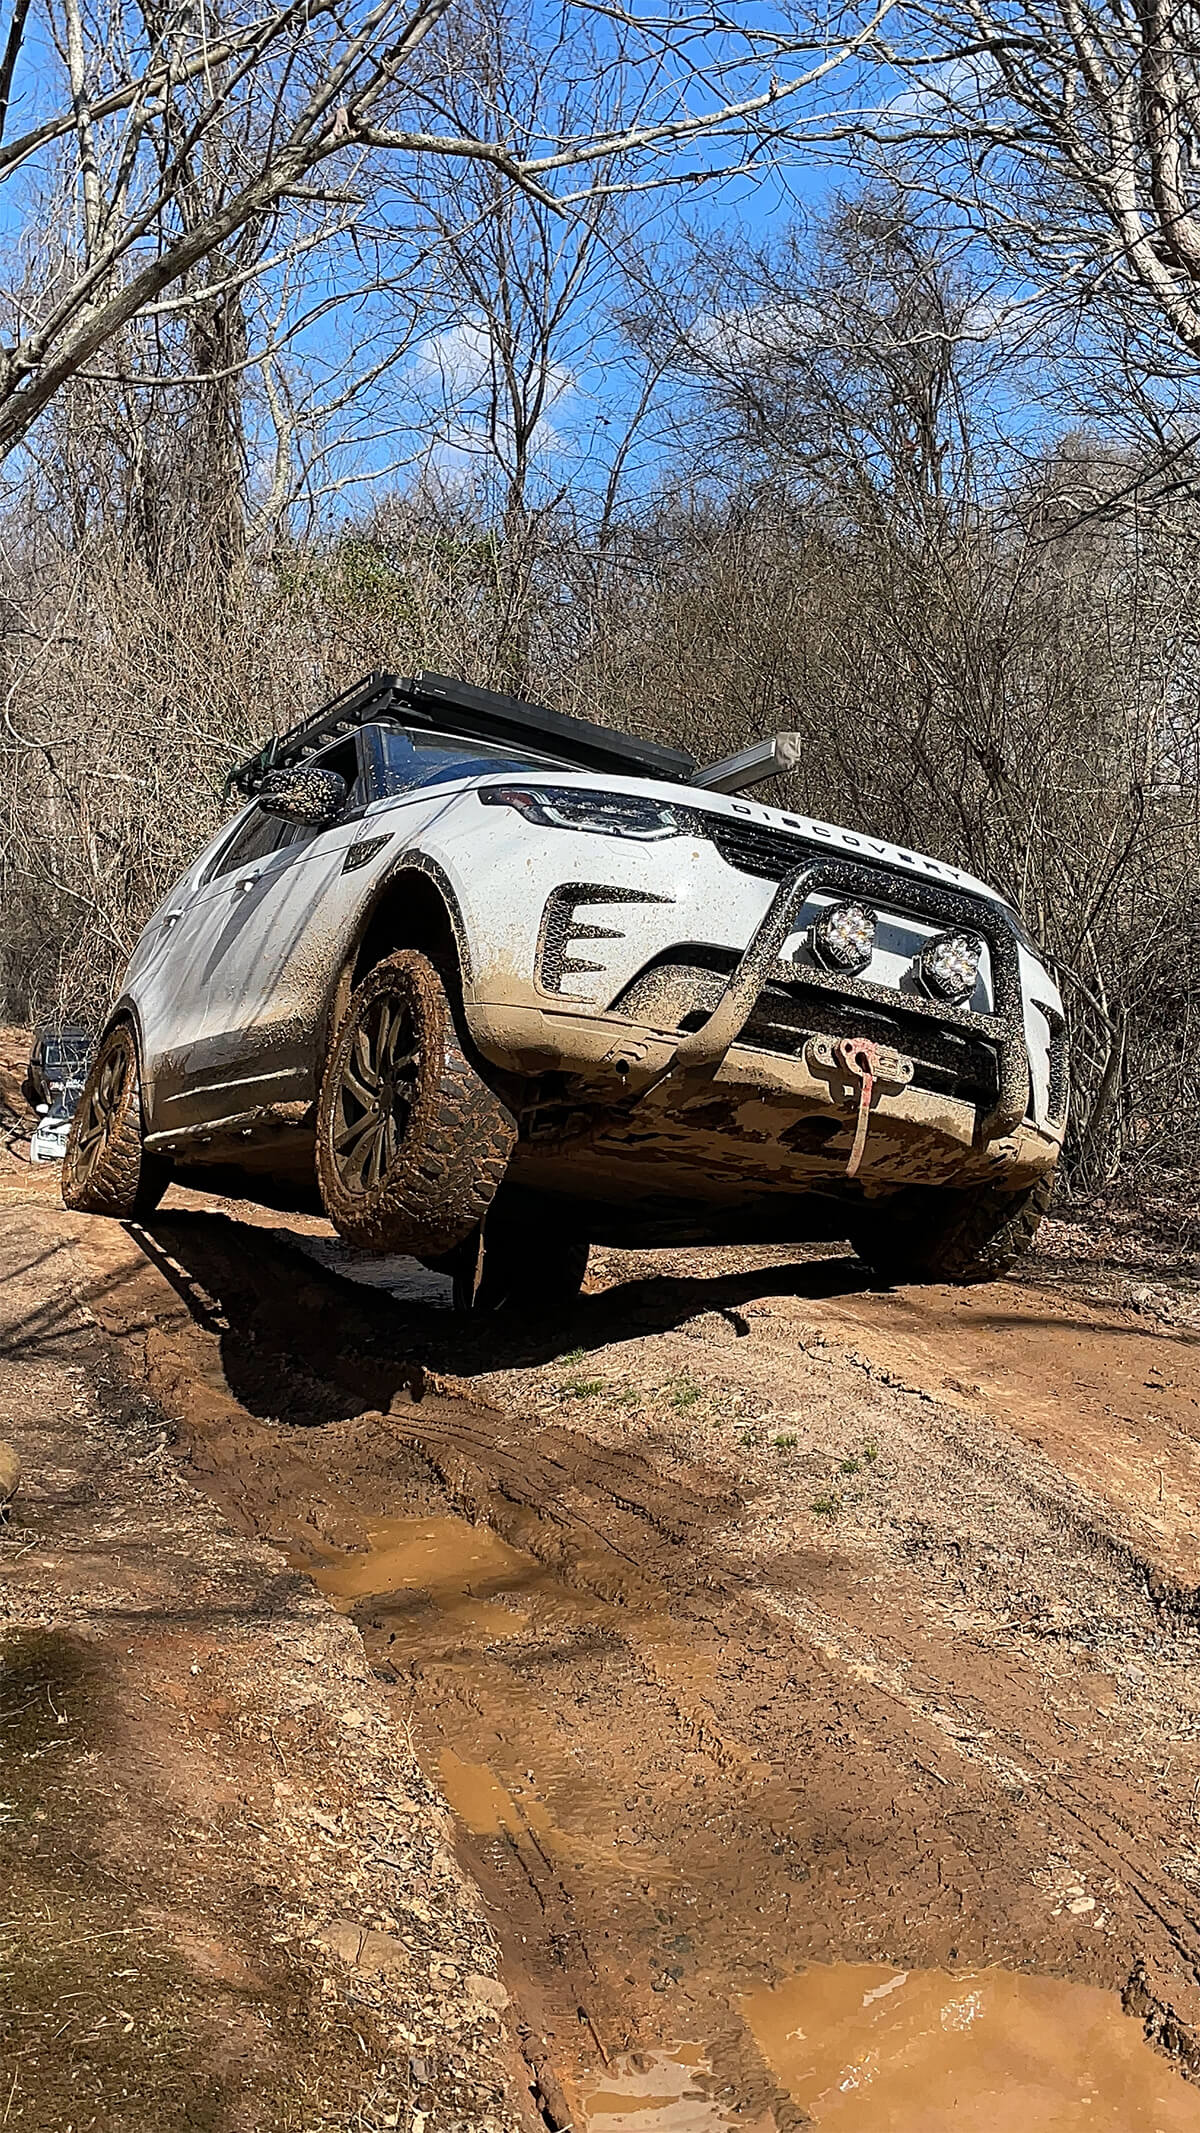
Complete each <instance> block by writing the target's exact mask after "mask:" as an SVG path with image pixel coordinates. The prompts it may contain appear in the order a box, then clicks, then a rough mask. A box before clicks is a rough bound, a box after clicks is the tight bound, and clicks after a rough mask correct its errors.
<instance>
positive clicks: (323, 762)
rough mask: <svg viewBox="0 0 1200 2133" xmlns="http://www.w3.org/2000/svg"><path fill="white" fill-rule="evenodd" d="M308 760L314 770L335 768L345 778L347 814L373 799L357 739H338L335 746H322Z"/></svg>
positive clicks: (369, 780)
mask: <svg viewBox="0 0 1200 2133" xmlns="http://www.w3.org/2000/svg"><path fill="white" fill-rule="evenodd" d="M309 762H310V763H311V764H312V767H313V769H314V770H336V771H337V774H338V776H339V777H340V778H344V779H345V780H346V812H347V814H350V813H351V812H352V811H353V810H354V809H355V808H356V807H366V805H367V803H368V801H370V800H373V799H374V797H375V795H374V792H373V791H372V789H371V779H370V777H369V775H368V772H367V769H366V765H365V760H364V758H362V757H360V754H359V746H358V742H357V741H355V740H348V741H339V742H338V744H337V746H336V748H323V749H321V751H320V752H319V753H318V754H317V755H314V756H310V757H309Z"/></svg>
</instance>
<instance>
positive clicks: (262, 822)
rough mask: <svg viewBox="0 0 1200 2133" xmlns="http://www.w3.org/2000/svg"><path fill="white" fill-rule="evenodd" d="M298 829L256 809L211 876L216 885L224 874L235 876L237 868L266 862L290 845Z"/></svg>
mask: <svg viewBox="0 0 1200 2133" xmlns="http://www.w3.org/2000/svg"><path fill="white" fill-rule="evenodd" d="M294 827H295V825H294V824H293V823H291V822H281V821H280V820H279V818H278V816H276V815H264V813H263V811H262V809H261V807H253V808H251V810H250V813H249V814H248V815H247V817H246V819H245V821H244V822H243V823H242V826H241V828H240V829H238V830H236V831H235V832H234V834H233V836H232V837H231V838H230V840H229V842H228V844H227V845H226V846H225V849H224V851H223V852H222V853H221V855H220V857H219V858H218V860H217V863H216V865H215V867H214V868H213V870H212V872H211V874H210V875H209V876H208V879H209V880H210V881H216V880H218V879H219V877H220V876H221V875H222V874H231V873H232V872H233V869H234V868H235V867H240V866H246V865H253V863H254V861H255V860H256V859H265V858H266V857H267V854H268V853H269V852H275V851H278V849H279V847H280V845H281V844H285V843H286V842H287V839H288V836H289V833H290V832H291V830H292V829H293V828H294Z"/></svg>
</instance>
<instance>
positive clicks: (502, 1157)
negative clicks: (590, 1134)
mask: <svg viewBox="0 0 1200 2133" xmlns="http://www.w3.org/2000/svg"><path fill="white" fill-rule="evenodd" d="M516 1137H517V1133H516V1125H515V1122H514V1120H513V1117H512V1113H511V1112H510V1111H509V1110H508V1109H507V1107H506V1106H505V1105H504V1104H503V1103H502V1102H501V1101H500V1098H499V1097H498V1096H496V1095H495V1094H494V1092H493V1091H492V1090H491V1089H489V1087H488V1085H487V1083H486V1082H485V1081H484V1080H483V1078H482V1076H481V1075H480V1074H479V1073H477V1072H476V1070H475V1068H474V1067H473V1066H472V1064H471V1062H470V1060H469V1059H468V1058H467V1056H466V1054H465V1052H464V1050H463V1047H462V1044H461V1043H460V1041H459V1037H458V1033H457V1031H456V1029H455V1025H454V1016H453V1014H452V1012H451V1007H450V1002H449V1000H448V998H447V995H446V988H445V986H444V985H443V983H442V980H441V978H440V976H439V975H438V972H437V971H436V970H435V968H434V966H433V964H432V963H431V962H430V961H429V959H428V957H427V956H423V955H420V954H418V953H417V951H416V950H415V949H404V950H402V951H401V952H400V953H399V954H397V955H392V956H389V957H388V958H387V960H386V961H385V962H382V963H377V964H376V966H375V968H374V970H372V971H370V972H369V973H368V975H367V976H366V977H365V978H364V979H363V981H362V984H361V985H358V986H356V988H355V990H354V992H353V994H352V996H351V1000H350V1007H349V1010H348V1012H347V1015H346V1019H345V1021H344V1022H343V1024H342V1027H341V1029H340V1030H339V1031H338V1034H337V1036H336V1038H335V1039H334V1043H333V1048H332V1050H331V1051H330V1054H329V1059H328V1061H327V1063H326V1067H325V1072H324V1075H323V1076H322V1080H321V1092H320V1096H319V1099H318V1104H317V1178H318V1182H319V1185H320V1188H321V1199H322V1202H323V1204H324V1207H325V1211H326V1213H327V1215H328V1216H329V1219H330V1221H331V1222H332V1223H333V1225H334V1228H335V1229H336V1230H338V1231H339V1233H340V1234H341V1235H342V1236H343V1237H345V1238H346V1239H347V1240H348V1242H349V1243H351V1244H356V1245H358V1246H359V1247H360V1248H361V1249H362V1250H364V1251H371V1252H411V1253H413V1254H414V1256H415V1257H417V1258H430V1257H437V1256H439V1255H441V1254H443V1253H445V1252H449V1251H452V1250H453V1249H454V1248H455V1246H456V1245H459V1244H461V1242H462V1241H463V1239H464V1238H465V1237H469V1236H470V1235H471V1234H472V1233H473V1232H474V1231H476V1230H477V1229H478V1227H479V1224H480V1222H481V1221H482V1219H483V1216H484V1214H485V1213H486V1211H487V1209H488V1207H489V1206H490V1205H491V1202H492V1199H493V1198H494V1196H495V1193H496V1190H497V1188H498V1186H499V1184H500V1181H501V1179H502V1178H503V1176H504V1172H505V1168H506V1166H507V1163H508V1158H509V1156H510V1155H511V1153H512V1150H513V1146H514V1144H515V1141H516Z"/></svg>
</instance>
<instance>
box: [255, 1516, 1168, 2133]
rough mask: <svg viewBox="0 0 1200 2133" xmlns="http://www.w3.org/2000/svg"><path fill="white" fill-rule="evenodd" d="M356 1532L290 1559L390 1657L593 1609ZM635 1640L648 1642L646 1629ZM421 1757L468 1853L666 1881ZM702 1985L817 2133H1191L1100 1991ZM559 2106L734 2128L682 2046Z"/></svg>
mask: <svg viewBox="0 0 1200 2133" xmlns="http://www.w3.org/2000/svg"><path fill="white" fill-rule="evenodd" d="M364 1531H365V1537H366V1546H365V1548H363V1549H362V1550H359V1551H340V1550H339V1551H335V1550H325V1551H323V1552H322V1554H321V1555H320V1557H319V1558H316V1559H314V1558H313V1557H312V1556H311V1555H309V1556H307V1557H305V1558H304V1561H303V1567H305V1568H306V1569H307V1570H308V1571H309V1573H310V1575H312V1576H313V1577H314V1578H315V1580H316V1582H317V1584H318V1585H319V1586H320V1588H321V1589H322V1591H324V1592H325V1593H326V1594H327V1595H328V1596H329V1597H330V1598H331V1599H332V1600H333V1602H334V1604H335V1605H336V1606H338V1607H340V1608H341V1609H343V1610H344V1611H347V1612H349V1611H351V1610H354V1611H355V1612H356V1613H357V1614H358V1616H359V1619H360V1620H362V1621H363V1625H364V1628H365V1629H367V1631H368V1634H369V1635H370V1634H371V1632H372V1631H373V1630H383V1631H385V1632H386V1635H387V1639H388V1644H389V1650H390V1655H391V1657H392V1659H393V1661H395V1660H396V1659H397V1658H398V1657H399V1649H398V1647H400V1648H402V1647H403V1646H404V1644H405V1642H406V1640H408V1641H409V1642H410V1643H411V1645H412V1648H413V1649H414V1650H415V1649H416V1648H417V1646H418V1645H419V1646H420V1648H421V1650H422V1653H423V1655H424V1657H425V1658H426V1659H428V1657H429V1655H430V1653H431V1651H438V1650H440V1651H441V1652H442V1653H443V1655H444V1654H446V1653H449V1652H453V1653H455V1654H456V1655H457V1660H458V1662H459V1663H461V1662H462V1660H463V1659H464V1658H467V1659H468V1660H469V1655H470V1654H472V1653H473V1654H474V1655H475V1658H476V1661H477V1663H478V1664H479V1665H480V1666H481V1667H482V1666H483V1664H484V1655H485V1653H486V1652H487V1651H488V1650H489V1649H490V1648H492V1647H494V1646H495V1645H497V1644H503V1643H504V1642H505V1641H506V1640H512V1639H517V1638H520V1637H522V1636H523V1635H524V1634H525V1633H526V1632H528V1631H529V1630H530V1627H531V1624H532V1625H533V1627H534V1628H535V1629H536V1627H537V1624H538V1622H539V1620H540V1621H541V1622H542V1624H543V1626H544V1624H545V1621H546V1620H547V1619H548V1618H552V1619H553V1620H554V1622H555V1625H556V1627H557V1628H559V1629H561V1626H562V1623H563V1620H564V1618H570V1617H574V1618H575V1620H576V1621H579V1620H582V1619H584V1618H587V1617H591V1618H592V1619H593V1620H594V1618H595V1614H596V1603H595V1602H594V1601H592V1602H591V1603H590V1604H589V1603H588V1602H587V1601H585V1600H583V1598H582V1596H581V1595H580V1594H578V1593H571V1592H568V1591H567V1590H566V1588H564V1587H563V1586H562V1585H561V1584H560V1583H559V1582H558V1581H557V1580H556V1579H554V1578H553V1576H552V1575H550V1574H549V1573H548V1572H547V1571H546V1569H545V1566H544V1565H542V1564H540V1563H539V1562H538V1561H537V1560H536V1558H535V1557H533V1556H532V1555H529V1554H527V1553H526V1552H525V1551H524V1550H522V1549H519V1548H516V1547H514V1546H512V1545H510V1544H509V1543H508V1542H506V1541H504V1540H502V1539H501V1538H500V1536H499V1535H498V1534H496V1533H495V1532H494V1531H493V1530H492V1529H491V1528H490V1527H488V1526H485V1525H471V1524H469V1523H467V1521H465V1520H463V1519H461V1518H458V1517H455V1516H452V1515H449V1514H439V1515H437V1516H430V1517H423V1518H421V1517H410V1518H396V1517H377V1518H374V1519H368V1520H366V1521H365V1525H364ZM296 1560H297V1561H299V1560H300V1559H299V1558H297V1559H296ZM431 1620H432V1623H433V1624H434V1625H435V1627H434V1628H433V1630H432V1634H431ZM436 1625H440V1627H437V1626H436ZM640 1630H641V1634H642V1637H643V1641H645V1642H647V1643H649V1644H650V1645H658V1644H659V1643H660V1642H661V1637H662V1632H661V1627H660V1625H657V1624H656V1623H654V1622H653V1620H649V1619H647V1620H644V1621H642V1622H641V1624H640ZM669 1641H670V1640H668V1642H669ZM435 1743H436V1744H435ZM430 1749H431V1752H432V1753H433V1754H435V1755H436V1761H437V1769H438V1774H439V1778H440V1782H441V1786H442V1790H443V1793H444V1795H445V1797H446V1799H447V1800H448V1801H449V1804H450V1806H451V1808H452V1809H453V1811H454V1813H455V1815H456V1816H457V1817H458V1819H459V1821H460V1823H461V1825H462V1827H463V1829H464V1831H465V1832H467V1833H468V1835H469V1837H470V1838H471V1839H472V1840H473V1841H474V1843H475V1844H476V1845H483V1846H485V1847H486V1846H501V1847H513V1848H515V1849H516V1850H518V1851H519V1850H520V1847H521V1846H522V1845H524V1844H529V1843H532V1844H533V1845H534V1846H535V1847H536V1850H537V1852H538V1853H539V1854H540V1855H541V1856H542V1857H543V1858H544V1859H545V1860H547V1861H548V1862H549V1861H554V1862H557V1865H558V1867H559V1869H560V1870H562V1871H564V1872H566V1871H573V1872H576V1873H585V1874H586V1875H587V1876H588V1878H589V1880H591V1881H592V1882H593V1884H596V1885H602V1884H603V1883H604V1882H607V1883H608V1885H609V1887H610V1890H611V1891H612V1892H613V1894H614V1895H615V1894H616V1892H617V1890H618V1888H619V1885H620V1883H621V1882H622V1880H623V1879H625V1878H627V1877H628V1876H629V1875H630V1873H631V1872H634V1873H641V1872H642V1871H646V1872H648V1873H650V1874H651V1875H652V1877H653V1879H654V1881H655V1882H656V1883H657V1885H658V1887H659V1891H660V1895H661V1890H662V1887H663V1883H664V1880H669V1879H671V1878H673V1877H672V1875H671V1870H670V1868H669V1866H668V1865H667V1862H666V1861H665V1859H662V1858H654V1859H651V1858H649V1857H648V1855H646V1854H645V1853H641V1854H640V1855H639V1854H638V1853H637V1852H636V1848H631V1847H629V1846H628V1845H627V1844H626V1845H622V1846H621V1847H619V1848H616V1847H614V1841H613V1838H612V1837H611V1836H610V1835H609V1834H608V1832H607V1827H604V1826H601V1823H600V1821H581V1818H580V1816H579V1813H578V1811H577V1810H575V1811H573V1810H572V1805H571V1803H570V1801H569V1800H568V1801H567V1802H566V1804H565V1805H564V1804H563V1801H564V1790H563V1787H562V1784H561V1782H556V1781H555V1775H554V1773H553V1772H552V1771H551V1770H550V1768H549V1767H548V1766H547V1767H543V1768H542V1769H540V1770H535V1769H525V1770H515V1769H513V1768H510V1767H508V1766H507V1764H506V1767H505V1769H504V1774H503V1775H501V1774H500V1771H499V1769H498V1768H494V1767H493V1766H492V1764H491V1763H490V1762H488V1761H485V1760H482V1759H480V1758H479V1757H478V1755H473V1754H471V1753H470V1752H469V1729H464V1728H461V1727H460V1728H459V1729H458V1731H457V1733H456V1735H455V1737H454V1739H453V1740H448V1739H447V1738H446V1735H445V1733H444V1732H441V1733H440V1734H439V1733H438V1729H437V1728H436V1727H435V1728H434V1730H433V1733H432V1734H431V1738H430ZM509 1760H510V1761H511V1758H510V1759H509ZM522 1760H523V1758H522ZM612 1784H613V1785H614V1786H619V1784H620V1780H619V1779H618V1778H616V1777H615V1776H614V1778H613V1779H612ZM614 1853H615V1855H614ZM614 1915H615V1914H614ZM756 1952H758V1953H761V1952H762V1951H761V1950H758V1951H756ZM708 1984H709V1999H710V2006H712V2005H713V2004H714V2003H715V2004H716V2007H717V2010H718V2014H719V2015H720V2014H723V2015H724V2016H725V2017H726V2018H734V2019H736V2018H739V2017H740V2021H741V2023H743V2024H744V2025H745V2029H746V2030H747V2031H748V2032H749V2034H750V2036H751V2037H752V2038H753V2039H754V2042H755V2044H756V2046H757V2048H758V2052H759V2053H761V2057H762V2060H763V2061H764V2062H765V2064H766V2067H767V2068H768V2069H769V2071H770V2075H771V2076H773V2077H774V2081H775V2082H776V2083H777V2084H778V2087H779V2090H780V2091H782V2092H784V2093H785V2094H787V2095H789V2096H790V2097H791V2098H792V2099H793V2100H794V2102H795V2103H796V2104H797V2105H798V2106H799V2107H800V2109H801V2110H802V2111H803V2112H804V2114H805V2116H806V2119H807V2120H808V2121H809V2122H811V2123H812V2125H813V2126H814V2127H817V2128H828V2129H829V2133H1200V2089H1197V2088H1194V2087H1192V2086H1190V2085H1188V2084H1186V2083H1185V2082H1184V2081H1182V2080H1181V2079H1180V2077H1179V2075H1178V2074H1177V2073H1176V2072H1175V2071H1174V2070H1173V2069H1172V2068H1171V2067H1170V2066H1169V2065H1168V2064H1167V2062H1166V2061H1165V2060H1163V2059H1162V2058H1160V2057H1159V2056H1158V2055H1157V2054H1156V2053H1154V2052H1153V2051H1152V2050H1151V2048H1150V2047H1149V2046H1148V2045H1147V2044H1146V2042H1145V2041H1144V2038H1143V2035H1142V2030H1141V2026H1140V2024H1139V2023H1137V2022H1135V2021H1133V2020H1131V2019H1130V2018H1128V2017H1127V2016H1126V2015H1125V2014H1124V2013H1123V2012H1122V2009H1121V2006H1120V2002H1119V2000H1118V1999H1117V1998H1116V1996H1115V1995H1113V1994H1111V1993H1106V1992H1102V1991H1099V1990H1096V1989H1093V1988H1091V1987H1087V1986H1080V1985H1072V1984H1067V1983H1064V1982H1062V1981H1061V1980H1058V1979H1053V1978H1047V1977H1036V1976H1021V1975H1018V1974H1016V1973H1013V1972H1009V1971H1004V1970H999V1969H989V1970H981V1971H976V1972H963V1973H961V1974H959V1975H952V1974H950V1973H949V1972H946V1971H939V1970H916V1971H911V1972H910V1971H903V1970H898V1969H895V1968H890V1967H888V1966H886V1965H879V1964H855V1963H832V1964H814V1965H811V1966H809V1967H808V1968H806V1969H804V1970H802V1971H800V1972H798V1973H797V1974H796V1975H795V1976H793V1977H790V1978H788V1979H786V1980H785V1981H784V1982H783V1983H781V1984H778V1985H775V1986H772V1987H765V1988H759V1989H756V1990H748V1991H739V1990H738V1989H737V1981H736V1978H735V1977H733V1976H730V1977H728V1978H727V1979H725V1980H721V1979H719V1978H712V1977H710V1979H709V1981H708ZM719 2086H720V2087H723V2089H724V2096H723V2097H722V2098H718V2097H717V2096H716V2095H715V2094H714V2093H713V2092H714V2091H715V2090H716V2089H717V2088H718V2087H719ZM574 2098H575V2102H574V2120H573V2122H574V2124H575V2125H576V2127H577V2128H578V2133H719V2129H721V2128H724V2127H731V2126H733V2125H734V2124H737V2123H745V2122H746V2121H745V2119H744V2118H742V2117H741V2116H738V2115H730V2112H731V2110H733V2111H734V2112H737V2111H738V2110H739V2108H740V2107H741V2099H735V2101H734V2102H733V2103H732V2104H731V2103H730V2100H729V2094H728V2083H727V2082H726V2083H724V2084H721V2083H718V2082H717V2081H716V2080H715V2079H714V2078H713V2077H712V2068H711V2061H710V2055H709V2051H708V2049H707V2048H706V2047H705V2046H703V2045H701V2044H697V2043H690V2044H687V2043H685V2044H672V2043H669V2042H668V2043H665V2044H663V2045H661V2046H658V2047H655V2048H650V2049H646V2050H643V2051H641V2052H638V2053H634V2054H633V2055H628V2054H627V2055H624V2056H621V2057H617V2058H614V2059H610V2060H609V2061H608V2062H607V2063H604V2064H600V2065H598V2066H597V2067H596V2068H595V2070H594V2072H593V2074H592V2076H591V2078H590V2080H589V2078H588V2077H587V2076H586V2075H584V2076H579V2075H577V2076H576V2081H575V2085H574ZM760 2100H761V2099H760V2098H758V2097H756V2098H755V2099H754V2102H755V2103H757V2102H759V2101H760ZM754 2115H755V2123H757V2124H762V2125H764V2126H770V2125H771V2124H773V2123H774V2122H775V2121H774V2120H773V2119H772V2118H771V2117H770V2115H768V2116H767V2118H765V2119H759V2118H758V2116H757V2113H755V2114H754Z"/></svg>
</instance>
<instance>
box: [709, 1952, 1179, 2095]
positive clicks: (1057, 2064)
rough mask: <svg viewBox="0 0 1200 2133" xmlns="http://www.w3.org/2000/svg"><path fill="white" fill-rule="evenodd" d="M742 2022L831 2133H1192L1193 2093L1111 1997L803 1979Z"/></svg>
mask: <svg viewBox="0 0 1200 2133" xmlns="http://www.w3.org/2000/svg"><path fill="white" fill-rule="evenodd" d="M742 2012H743V2014H744V2016H745V2018H746V2020H747V2021H748V2023H749V2025H750V2028H751V2030H752V2031H753V2033H754V2036H755V2038H756V2039H757V2041H758V2044H759V2047H760V2049H761V2051H762V2053H763V2055H764V2057H765V2058H766V2059H767V2061H768V2063H769V2065H770V2066H771V2068H772V2069H773V2071H774V2072H775V2074H776V2075H777V2076H778V2078H779V2080H780V2081H781V2082H782V2084H783V2086H784V2087H785V2088H786V2089H787V2090H788V2092H789V2094H790V2095H791V2096H793V2097H794V2098H795V2100H796V2102H797V2103H798V2104H800V2105H801V2107H802V2109H803V2110H804V2111H806V2112H807V2113H808V2115H809V2117H810V2118H811V2119H812V2121H813V2123H814V2124H815V2125H816V2126H818V2127H827V2128H828V2129H829V2133H1197V2129H1198V2128H1200V2089H1196V2088H1194V2087H1190V2086H1189V2085H1188V2084H1186V2083H1185V2082H1183V2081H1181V2080H1180V2078H1179V2076H1178V2075H1177V2074H1175V2073H1173V2072H1172V2070H1171V2068H1170V2067H1169V2066H1168V2065H1167V2064H1166V2062H1165V2060H1163V2059H1160V2058H1159V2057H1158V2056H1157V2054H1156V2053H1155V2052H1153V2051H1151V2050H1150V2048H1149V2047H1148V2046H1147V2044H1146V2043H1145V2041H1144V2039H1143V2036H1142V2030H1141V2025H1140V2023H1137V2022H1135V2021H1132V2020H1130V2018H1129V2017H1128V2016H1127V2015H1125V2014H1124V2013H1123V2012H1122V2010H1121V2005H1120V2002H1119V2001H1118V2000H1117V1998H1116V1996H1115V1995H1114V1994H1113V1993H1109V1992H1099V1991H1097V1990H1096V1989H1095V1988H1093V1987H1091V1986H1088V1985H1069V1984H1065V1983H1063V1982H1062V1980H1061V1979H1058V1978H1045V1977H1019V1976H1016V1975H1015V1974H1014V1973H1012V1972H1011V1971H1005V1970H982V1971H978V1972H976V1973H975V1974H974V1975H971V1974H964V1975H961V1976H958V1977H952V1976H950V1975H949V1974H948V1973H947V1972H946V1971H944V1970H917V1971H912V1972H905V1971H897V1970H891V1969H888V1968H886V1967H885V1966H883V1965H879V1964H874V1963H833V1964H829V1965H822V1966H813V1967H812V1968H810V1969H807V1970H804V1971H802V1972H800V1974H799V1975H798V1976H796V1977H794V1978H791V1979H789V1980H788V1981H787V1982H786V1983H784V1984H782V1985H779V1986H777V1987H775V1988H774V1989H773V1990H769V1991H765V1992H757V1993H752V1994H750V1995H748V1996H747V1997H746V1998H745V1999H743V2001H742Z"/></svg>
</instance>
